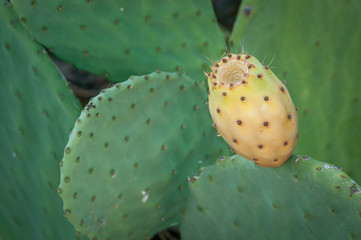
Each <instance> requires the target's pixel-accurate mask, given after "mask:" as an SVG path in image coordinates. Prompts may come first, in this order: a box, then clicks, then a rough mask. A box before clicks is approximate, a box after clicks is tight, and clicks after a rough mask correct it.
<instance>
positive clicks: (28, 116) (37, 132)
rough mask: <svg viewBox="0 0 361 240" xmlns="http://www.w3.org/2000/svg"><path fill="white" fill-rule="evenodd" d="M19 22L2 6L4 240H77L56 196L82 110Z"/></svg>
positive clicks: (0, 233) (0, 227)
mask: <svg viewBox="0 0 361 240" xmlns="http://www.w3.org/2000/svg"><path fill="white" fill-rule="evenodd" d="M17 19H18V16H17V15H16V13H15V12H14V11H13V9H11V7H9V4H8V1H1V4H0V85H1V88H0V102H1V106H0V119H1V120H0V121H1V124H0V134H1V136H3V137H2V138H1V139H0V152H1V157H0V192H1V196H0V239H3V240H8V239H14V240H20V239H39V240H46V239H59V240H63V239H75V231H74V228H73V227H72V226H71V224H69V223H68V222H67V220H66V219H65V218H64V217H63V212H62V208H61V206H62V203H61V199H60V198H59V196H58V194H57V192H56V191H57V186H58V184H59V168H58V164H59V161H60V159H61V157H62V151H63V148H64V146H65V144H66V140H67V136H68V134H69V131H70V129H71V126H72V124H73V121H74V120H75V119H76V117H77V115H78V114H79V111H80V107H78V102H77V100H76V99H75V98H74V96H73V94H72V93H71V91H70V89H69V87H68V86H66V82H65V79H64V78H63V77H62V76H61V75H60V73H59V72H58V71H57V69H56V68H55V66H54V65H53V64H52V62H51V60H50V58H49V57H48V55H47V54H46V52H45V50H44V49H43V48H42V47H41V46H40V45H38V44H36V43H35V42H34V41H32V40H31V39H30V36H29V34H28V33H27V31H26V30H25V29H24V28H23V26H22V25H21V23H20V22H18V20H17ZM77 107H78V108H77Z"/></svg>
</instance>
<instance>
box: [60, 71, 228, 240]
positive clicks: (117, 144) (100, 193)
mask: <svg viewBox="0 0 361 240" xmlns="http://www.w3.org/2000/svg"><path fill="white" fill-rule="evenodd" d="M206 95H207V94H206V92H205V91H204V88H203V87H201V86H198V85H197V84H195V83H194V81H192V80H191V79H190V78H189V77H187V76H185V75H179V74H177V73H162V72H155V73H152V74H149V75H145V76H137V77H131V78H130V79H129V80H128V81H126V82H123V83H121V84H119V83H118V84H116V85H114V86H113V87H112V88H110V89H106V90H103V92H102V93H101V94H100V95H99V96H97V97H96V98H94V99H93V100H91V101H90V102H89V104H88V105H87V106H86V107H85V108H84V110H83V112H82V114H81V116H80V117H79V119H78V120H77V121H76V124H75V127H74V129H73V131H72V134H71V135H70V139H69V143H68V145H67V146H66V149H65V156H64V159H63V162H62V166H61V184H60V186H59V192H60V196H61V197H62V199H63V200H64V210H65V213H66V215H67V217H68V219H69V220H70V221H71V222H72V223H73V225H74V226H75V228H76V230H77V231H78V232H79V234H84V235H87V236H88V237H90V238H97V239H108V238H110V239H127V238H133V239H144V238H150V237H151V236H152V235H153V234H155V233H156V232H157V231H159V230H162V229H164V228H167V227H169V226H171V225H172V224H175V223H177V222H178V221H179V219H180V216H181V210H182V208H184V203H185V198H186V196H187V193H188V187H187V178H188V175H189V174H191V173H192V172H193V171H196V169H198V168H199V167H200V166H202V165H207V164H209V163H211V162H213V161H215V158H216V156H217V155H220V153H221V152H222V149H223V147H224V146H225V145H224V144H223V141H222V140H220V139H219V138H216V137H214V136H215V134H216V133H215V131H214V129H213V128H212V126H211V120H210V116H209V113H208V110H207V106H206V104H205V101H206V98H207V97H206ZM210 136H212V137H210ZM218 141H220V142H221V144H219V142H218Z"/></svg>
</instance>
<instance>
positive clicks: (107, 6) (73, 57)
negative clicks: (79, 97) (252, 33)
mask: <svg viewBox="0 0 361 240" xmlns="http://www.w3.org/2000/svg"><path fill="white" fill-rule="evenodd" d="M12 2H13V4H14V7H15V9H16V10H17V11H18V12H19V15H20V17H21V19H22V21H23V22H24V24H25V26H26V27H27V28H28V29H29V30H30V31H31V32H32V34H33V35H34V37H35V39H36V40H37V41H39V42H40V43H42V44H44V45H45V46H47V47H48V48H49V49H50V50H51V51H52V52H53V53H54V54H55V55H56V56H57V57H59V58H61V59H64V60H65V61H67V62H70V63H72V64H74V65H75V66H77V67H78V68H81V69H84V70H87V71H90V72H92V73H95V74H99V75H103V76H105V77H106V78H108V79H109V80H111V81H119V80H120V79H127V78H128V77H129V76H130V75H132V74H136V75H139V74H147V73H149V72H151V71H154V69H158V68H160V67H161V68H162V70H163V71H169V72H176V71H182V72H186V73H187V74H188V75H189V76H191V77H192V78H193V79H195V80H201V79H203V75H202V74H203V72H202V70H204V69H206V68H207V67H208V64H209V61H208V60H207V57H208V58H217V57H218V56H219V55H220V54H222V52H223V51H224V46H225V45H224V37H223V34H222V32H221V31H220V29H219V27H218V24H217V21H216V18H215V15H214V13H213V9H212V4H211V2H210V1H208V0H199V1H193V0H183V1H157V0H151V1H141V0H136V1H116V0H102V1H99V0H77V1H46V0H37V1H35V0H34V1H32V0H13V1H12Z"/></svg>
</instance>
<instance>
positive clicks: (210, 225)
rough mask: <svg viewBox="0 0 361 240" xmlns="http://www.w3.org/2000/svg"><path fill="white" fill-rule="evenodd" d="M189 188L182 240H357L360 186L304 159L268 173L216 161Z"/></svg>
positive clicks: (237, 161)
mask: <svg viewBox="0 0 361 240" xmlns="http://www.w3.org/2000/svg"><path fill="white" fill-rule="evenodd" d="M190 185H191V186H190V196H189V199H188V205H187V212H186V214H185V217H184V220H183V222H182V225H181V232H182V239H185V240H188V239H207V240H208V239H359V238H361V202H360V201H361V192H360V189H361V188H360V186H359V185H358V184H356V183H355V182H354V181H353V180H352V179H351V178H350V177H349V176H347V175H346V174H345V173H344V172H342V171H341V170H340V169H339V168H338V167H336V166H334V165H332V164H328V163H325V162H320V161H316V160H313V159H310V157H307V156H294V155H293V156H292V157H291V158H290V159H289V160H288V161H287V162H286V163H285V164H284V165H282V166H281V167H278V168H273V169H272V168H262V167H259V166H257V165H255V164H253V163H251V162H250V161H247V160H246V159H244V158H242V157H240V156H232V157H226V158H220V159H219V160H218V161H217V163H216V164H215V165H213V166H211V167H208V168H206V169H204V170H203V172H201V174H200V176H199V178H198V179H197V180H195V182H194V181H193V183H191V184H190Z"/></svg>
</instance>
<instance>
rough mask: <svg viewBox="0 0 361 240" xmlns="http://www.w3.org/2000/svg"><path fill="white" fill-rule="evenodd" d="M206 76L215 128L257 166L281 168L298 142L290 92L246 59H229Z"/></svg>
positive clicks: (266, 69) (251, 59) (230, 56)
mask: <svg viewBox="0 0 361 240" xmlns="http://www.w3.org/2000/svg"><path fill="white" fill-rule="evenodd" d="M207 75H208V86H209V92H210V94H209V110H210V112H211V115H212V118H213V123H214V125H215V127H216V128H217V130H218V132H219V133H220V135H222V137H223V138H224V139H225V140H226V142H227V143H228V144H229V145H230V146H231V148H232V149H233V151H235V152H236V153H238V154H240V155H242V156H244V157H246V158H247V159H249V160H252V161H254V162H255V164H258V165H259V166H263V167H279V166H281V165H282V164H283V163H284V162H285V161H286V160H287V159H288V158H289V157H290V156H291V154H292V152H293V149H294V148H295V146H296V143H297V139H298V129H297V126H298V125H297V119H298V115H297V110H296V108H295V106H294V105H293V102H292V99H291V97H290V95H289V93H288V91H287V88H286V86H285V85H284V84H283V83H282V82H281V81H280V80H278V78H277V77H276V76H275V75H274V74H273V73H272V71H271V70H270V69H269V67H267V66H263V65H262V64H261V63H260V62H259V61H258V60H257V59H255V57H252V56H251V55H248V54H238V55H237V54H231V53H228V55H227V56H225V57H223V58H222V59H221V60H220V61H218V62H216V63H215V64H214V66H213V67H212V72H211V73H208V74H207Z"/></svg>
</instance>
